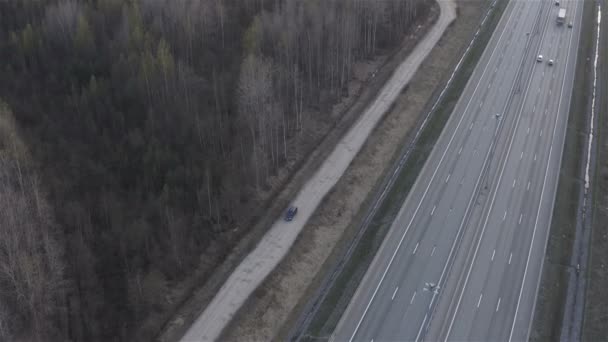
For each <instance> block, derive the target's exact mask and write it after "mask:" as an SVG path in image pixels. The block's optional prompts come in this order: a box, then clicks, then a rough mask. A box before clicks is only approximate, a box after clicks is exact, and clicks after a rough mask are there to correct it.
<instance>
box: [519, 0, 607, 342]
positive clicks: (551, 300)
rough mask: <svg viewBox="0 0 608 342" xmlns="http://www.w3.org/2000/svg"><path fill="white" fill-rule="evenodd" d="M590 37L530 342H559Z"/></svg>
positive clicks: (586, 22)
mask: <svg viewBox="0 0 608 342" xmlns="http://www.w3.org/2000/svg"><path fill="white" fill-rule="evenodd" d="M594 7H595V5H594V3H593V1H585V2H584V5H583V21H582V22H581V25H583V26H582V27H581V30H582V32H583V33H585V32H592V31H593V30H594V27H595V25H594V22H595V21H594V20H593V13H594V12H595V11H594ZM593 45H594V40H593V35H591V34H582V35H581V38H580V45H579V52H578V59H577V62H576V71H575V78H574V86H573V92H572V100H571V102H570V111H569V115H568V127H567V130H566V141H565V145H564V151H563V154H562V164H561V169H560V176H559V183H558V188H557V194H558V195H557V196H556V198H555V205H554V207H553V218H552V220H551V228H550V232H549V241H548V244H547V252H546V254H545V261H544V266H543V274H542V278H541V283H540V289H539V292H538V297H537V304H536V309H535V312H534V321H533V324H532V331H531V333H530V340H532V341H558V340H559V339H560V333H561V327H562V319H563V316H564V306H565V304H566V291H567V290H568V275H569V272H570V269H571V268H572V266H571V265H570V257H571V253H572V245H573V243H574V239H575V229H576V224H577V221H576V220H577V210H578V205H579V203H578V199H579V192H580V190H581V188H580V187H581V186H583V182H582V175H581V174H580V171H581V163H582V162H583V157H584V153H583V151H585V141H586V137H585V136H586V133H585V132H586V124H587V118H586V115H584V114H583V113H584V112H585V110H586V108H587V107H588V106H587V101H588V100H589V94H590V91H591V89H590V88H591V80H592V79H591V78H592V76H593V74H592V72H593V70H592V64H591V62H590V61H589V60H587V58H591V57H592V54H593Z"/></svg>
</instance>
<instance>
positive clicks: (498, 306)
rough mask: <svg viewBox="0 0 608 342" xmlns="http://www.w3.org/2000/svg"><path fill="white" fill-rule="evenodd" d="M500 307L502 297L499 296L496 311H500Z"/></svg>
mask: <svg viewBox="0 0 608 342" xmlns="http://www.w3.org/2000/svg"><path fill="white" fill-rule="evenodd" d="M498 308H500V297H498V304H496V312H498Z"/></svg>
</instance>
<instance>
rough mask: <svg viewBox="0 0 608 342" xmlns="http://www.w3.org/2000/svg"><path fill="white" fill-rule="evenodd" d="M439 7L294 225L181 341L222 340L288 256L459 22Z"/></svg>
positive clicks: (315, 184)
mask: <svg viewBox="0 0 608 342" xmlns="http://www.w3.org/2000/svg"><path fill="white" fill-rule="evenodd" d="M439 4H440V8H441V15H440V17H439V20H438V21H437V23H436V24H435V26H434V27H433V29H431V31H430V32H429V33H428V34H427V36H426V37H425V38H424V39H423V40H422V41H421V42H420V43H419V44H418V46H417V47H416V49H415V50H414V51H412V54H411V55H410V56H409V57H408V58H407V59H406V60H405V61H404V62H403V63H402V64H401V66H400V67H399V68H398V69H397V70H396V72H395V74H394V75H393V77H392V78H391V79H390V80H389V82H388V83H387V84H386V85H385V86H384V88H383V89H382V91H381V92H380V93H379V95H378V97H377V99H376V100H375V101H374V102H373V104H372V105H371V106H370V107H369V108H368V109H367V110H366V111H365V113H364V114H363V115H362V116H361V118H359V120H358V121H357V122H356V123H355V124H354V125H353V127H352V128H351V129H350V130H349V131H348V133H347V134H346V135H345V136H344V138H343V139H342V140H341V141H340V143H338V144H337V146H336V147H335V149H334V150H333V152H332V153H331V154H330V156H329V157H328V158H327V159H326V161H325V162H324V163H323V164H322V166H321V167H320V169H319V170H318V171H317V172H316V173H315V175H314V176H313V177H312V178H311V179H310V180H309V181H308V182H307V183H306V184H305V186H304V187H303V188H302V190H300V192H299V193H298V195H297V196H296V198H295V200H294V202H293V204H294V205H296V206H298V208H299V212H298V215H297V216H296V217H295V219H294V221H292V222H289V223H286V222H283V221H282V219H281V218H279V219H278V220H277V221H276V223H275V224H274V225H273V227H272V228H271V229H270V230H269V231H268V233H267V234H266V235H265V236H264V238H263V239H262V240H261V241H260V243H259V244H258V246H257V247H256V248H255V249H254V250H253V252H252V253H250V254H249V255H248V256H247V258H245V260H243V262H242V263H241V264H240V265H239V266H238V267H237V268H236V270H235V271H234V272H233V273H232V275H231V276H230V277H229V279H228V281H227V282H226V283H225V284H224V285H223V286H222V287H221V289H220V291H219V293H218V294H217V295H216V296H215V298H214V299H213V300H212V301H211V303H210V304H209V305H208V306H207V308H206V309H205V311H204V312H203V313H202V315H201V316H200V317H199V318H198V319H197V320H196V321H195V323H194V324H193V325H192V327H191V328H190V329H189V330H188V332H187V333H186V335H185V336H184V337H183V338H182V341H188V342H189V341H208V340H215V339H217V337H218V336H219V334H220V333H221V331H222V329H223V328H224V326H225V325H226V324H227V323H228V322H229V321H230V320H231V318H232V317H233V316H234V314H235V312H236V311H237V310H238V309H239V308H240V306H241V305H242V304H243V303H244V302H245V300H246V299H247V298H248V297H249V295H250V294H251V293H252V292H253V291H254V290H255V289H256V288H257V286H258V285H259V284H260V283H261V282H262V281H263V280H264V279H265V277H266V276H267V275H268V274H269V273H270V272H271V271H272V270H273V269H274V268H275V266H276V265H277V264H278V263H279V262H280V261H281V259H282V258H283V257H284V256H285V254H286V253H287V252H288V251H289V248H290V247H291V245H292V244H293V242H294V241H295V239H296V237H297V236H298V234H299V233H300V231H301V230H302V228H303V227H304V225H305V223H306V222H307V220H308V218H309V217H310V216H311V215H312V213H313V212H314V211H315V209H316V208H317V206H318V205H319V203H320V202H321V200H322V199H323V197H324V196H325V195H326V194H327V193H328V192H329V190H330V189H331V188H332V187H333V185H334V184H336V182H337V181H338V179H339V178H340V177H341V175H342V174H343V173H344V171H345V170H346V168H347V167H348V165H349V164H350V162H351V161H352V160H353V158H354V156H355V155H356V154H357V152H358V151H359V150H360V149H361V147H362V146H363V144H364V143H365V141H366V138H367V136H368V135H369V133H370V132H371V131H372V130H373V129H374V127H375V126H376V124H377V123H378V122H379V121H380V119H381V118H382V116H383V114H384V113H385V112H386V111H387V110H388V109H389V107H390V105H391V104H392V102H393V101H394V100H395V99H396V97H397V95H399V93H400V92H401V90H402V89H403V87H404V86H405V85H406V84H407V83H408V82H409V80H410V79H411V77H412V75H413V74H414V72H415V71H416V70H417V68H418V67H419V66H420V64H421V63H422V61H423V60H424V58H425V57H426V56H427V54H428V53H429V52H430V50H431V49H432V48H433V46H434V45H435V44H436V43H437V41H438V40H439V38H440V37H441V36H442V34H443V32H444V31H445V29H446V28H447V26H448V25H449V24H450V23H451V22H452V21H453V20H454V18H455V9H454V4H453V2H452V1H440V2H439Z"/></svg>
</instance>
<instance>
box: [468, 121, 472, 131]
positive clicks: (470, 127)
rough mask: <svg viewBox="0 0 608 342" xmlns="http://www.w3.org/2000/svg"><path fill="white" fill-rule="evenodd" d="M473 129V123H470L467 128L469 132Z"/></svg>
mask: <svg viewBox="0 0 608 342" xmlns="http://www.w3.org/2000/svg"><path fill="white" fill-rule="evenodd" d="M471 129H473V122H471V125H470V126H469V131H470V130H471Z"/></svg>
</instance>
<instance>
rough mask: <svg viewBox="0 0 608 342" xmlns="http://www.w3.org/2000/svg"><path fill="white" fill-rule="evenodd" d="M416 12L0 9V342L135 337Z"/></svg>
mask: <svg viewBox="0 0 608 342" xmlns="http://www.w3.org/2000/svg"><path fill="white" fill-rule="evenodd" d="M430 3H431V0H408V1H402V0H382V1H378V0H247V1H242V0H183V1H182V0H180V1H172V0H129V1H124V0H83V1H75V0H46V1H40V0H22V1H3V2H0V78H1V79H2V80H3V82H0V98H2V99H3V100H4V101H5V102H6V105H2V107H1V108H2V110H1V112H0V114H2V115H1V116H0V118H2V117H7V118H10V119H6V120H4V121H2V122H0V123H2V124H3V126H2V127H0V128H2V129H4V127H10V129H7V131H6V132H7V133H5V131H2V132H1V133H4V134H7V135H6V136H7V137H8V136H9V135H8V132H18V135H14V134H17V133H14V134H13V133H11V134H13V135H11V137H15V136H18V137H19V138H18V139H17V138H10V139H9V140H10V141H13V142H10V143H9V142H8V141H9V140H7V139H8V138H7V139H4V138H3V137H0V143H2V146H0V147H1V148H2V149H3V150H2V153H3V155H2V160H1V162H2V164H1V165H0V166H1V167H2V170H0V172H1V175H0V177H1V178H0V181H2V182H3V184H4V187H3V188H2V189H0V209H1V210H2V212H1V213H0V219H1V220H2V222H1V223H2V224H1V226H2V227H1V228H0V234H2V236H3V237H4V236H10V237H11V238H10V239H0V240H2V241H0V244H2V245H1V246H0V255H1V256H2V258H1V259H2V260H0V267H1V269H0V287H1V289H2V290H3V291H0V339H3V338H4V339H9V338H13V337H14V338H17V337H20V336H21V337H22V336H28V337H29V338H33V339H38V340H66V339H73V340H86V341H94V340H104V341H106V340H117V341H126V340H134V339H135V340H138V339H139V340H145V339H147V338H149V335H142V334H139V335H138V334H137V333H135V332H136V331H139V330H138V327H139V325H140V324H141V323H142V322H143V321H144V320H145V319H146V318H147V317H148V316H149V315H150V313H153V312H163V310H166V309H167V306H166V303H164V302H163V300H162V297H163V294H164V293H165V292H166V290H167V287H168V286H169V285H168V284H171V283H172V282H176V281H179V280H181V279H183V278H184V277H185V276H186V275H187V274H188V272H189V271H191V270H192V269H193V268H194V267H196V266H197V265H198V264H199V263H200V256H201V255H205V253H213V254H214V257H215V259H213V260H214V261H213V262H218V261H221V259H222V258H223V256H224V255H226V254H227V253H228V252H229V249H230V247H231V246H233V245H234V243H235V241H236V240H238V237H239V234H242V233H244V231H240V232H239V234H236V235H235V234H233V233H232V231H233V228H234V227H235V226H241V227H247V226H249V224H248V223H249V222H250V220H251V219H253V218H254V216H255V215H256V213H257V212H256V209H257V211H258V212H259V209H260V202H259V199H260V196H259V195H260V193H261V192H263V191H266V190H268V189H269V187H270V186H271V184H269V180H270V179H271V178H272V177H273V176H275V175H276V174H277V173H279V172H280V171H281V170H283V169H285V167H286V165H287V164H288V163H289V162H293V161H294V160H296V159H297V158H299V157H301V153H299V152H298V151H299V150H300V149H301V148H302V147H301V144H302V143H303V142H306V139H307V137H308V136H310V134H309V132H310V131H311V130H314V129H315V127H316V125H317V124H318V122H322V121H326V120H330V118H328V117H327V116H328V112H329V110H330V108H331V106H332V105H334V104H336V103H338V102H339V101H341V99H342V98H343V97H344V96H345V95H346V94H348V91H349V89H348V83H349V80H350V79H351V78H352V76H353V67H354V65H355V63H357V62H360V61H364V60H366V59H370V58H373V57H374V56H376V55H377V54H378V53H381V52H385V51H388V50H390V49H393V48H395V47H396V46H397V45H398V44H399V42H400V41H401V40H402V39H403V37H404V35H405V34H406V33H407V32H408V30H409V29H410V28H411V24H412V23H413V21H414V20H415V19H417V18H419V17H420V16H423V15H425V14H426V13H427V9H428V8H429V6H430ZM13 117H14V119H13ZM4 122H9V123H10V125H8V124H7V125H8V126H7V125H4ZM14 141H21V142H20V143H18V144H17V143H15V142H14ZM11 144H13V145H14V146H17V145H18V146H22V147H19V148H17V149H16V150H15V149H13V150H12V151H13V152H10V153H9V152H6V153H5V150H6V151H11V149H10V148H9V147H10V146H11ZM15 144H17V145H15ZM15 151H16V152H15ZM11 153H12V154H11ZM23 156H27V157H23ZM20 158H24V159H20ZM23 160H27V163H26V162H24V161H23ZM24 163H25V164H24ZM11 244H13V245H11ZM24 250H30V251H35V252H33V254H32V255H31V257H32V260H31V262H32V264H31V265H29V264H27V263H25V264H21V263H22V262H24V258H25V256H22V255H20V254H19V253H23V251H24ZM11 272H17V273H19V275H18V276H15V275H11V274H10V273H11ZM28 272H33V273H35V274H36V277H38V279H34V280H32V279H29V278H28V277H29V276H28V275H27V274H28ZM15 274H16V273H15ZM11 277H13V278H14V279H13V278H11ZM19 277H22V278H19ZM31 281H34V282H33V283H32V282H31ZM36 281H39V283H36ZM42 292H44V293H42ZM151 333H153V332H151Z"/></svg>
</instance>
